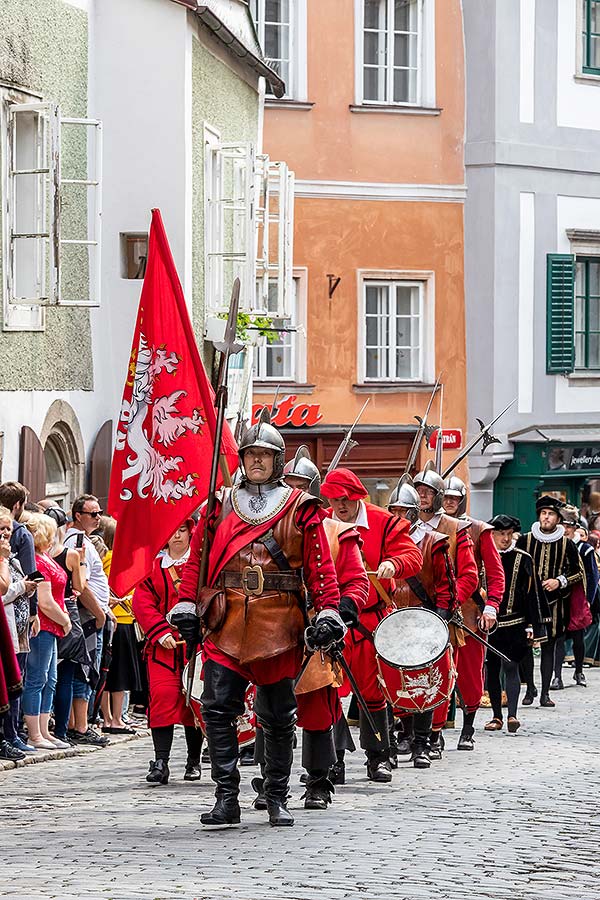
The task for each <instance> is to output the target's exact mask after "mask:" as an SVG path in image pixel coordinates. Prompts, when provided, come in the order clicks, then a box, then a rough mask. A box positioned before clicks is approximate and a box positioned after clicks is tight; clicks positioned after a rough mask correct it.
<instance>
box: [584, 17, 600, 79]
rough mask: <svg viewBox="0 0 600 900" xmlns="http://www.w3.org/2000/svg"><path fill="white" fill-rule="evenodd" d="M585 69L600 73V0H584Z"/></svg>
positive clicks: (594, 73)
mask: <svg viewBox="0 0 600 900" xmlns="http://www.w3.org/2000/svg"><path fill="white" fill-rule="evenodd" d="M582 40H583V47H582V59H583V71H584V72H588V73H591V74H593V75H600V0H583V31H582Z"/></svg>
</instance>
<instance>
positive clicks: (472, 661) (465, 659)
mask: <svg viewBox="0 0 600 900" xmlns="http://www.w3.org/2000/svg"><path fill="white" fill-rule="evenodd" d="M484 661H485V647H484V646H483V644H480V643H479V641H476V640H475V639H474V638H472V637H469V635H468V634H465V646H464V647H461V648H460V652H459V654H458V662H457V666H456V668H457V671H458V678H457V681H456V684H457V687H458V693H459V695H460V697H462V702H463V704H464V706H465V710H466V712H469V713H471V712H475V711H476V710H478V709H479V704H480V703H481V697H482V695H483V664H484Z"/></svg>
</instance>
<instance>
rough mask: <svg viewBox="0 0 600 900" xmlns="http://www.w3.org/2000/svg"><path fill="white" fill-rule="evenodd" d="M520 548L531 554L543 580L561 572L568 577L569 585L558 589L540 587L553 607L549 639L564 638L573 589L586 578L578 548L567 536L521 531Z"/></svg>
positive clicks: (554, 576) (518, 542)
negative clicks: (539, 535)
mask: <svg viewBox="0 0 600 900" xmlns="http://www.w3.org/2000/svg"><path fill="white" fill-rule="evenodd" d="M517 547H518V548H519V549H521V550H525V551H526V552H527V553H529V554H531V556H532V558H533V563H534V565H535V568H536V570H537V574H538V576H539V580H540V582H544V581H546V580H547V579H548V578H556V579H558V578H560V576H561V575H563V576H564V577H565V578H566V581H567V583H566V586H565V587H559V588H558V589H557V590H556V591H545V590H544V589H543V588H541V593H542V595H543V597H544V598H545V600H546V603H547V605H548V607H549V610H550V614H549V617H548V621H547V631H548V638H558V637H561V636H562V635H563V634H564V633H565V632H566V630H567V627H568V625H569V617H570V613H571V590H572V588H573V586H574V585H575V584H577V582H579V581H582V580H583V566H582V563H581V557H580V556H579V553H578V552H577V547H576V545H575V544H574V543H573V541H572V540H570V539H569V538H568V537H565V536H564V535H563V537H561V538H559V539H558V540H555V541H543V540H539V539H538V538H536V537H535V536H534V535H533V533H532V532H528V533H527V534H522V535H521V536H520V537H519V539H518V541H517Z"/></svg>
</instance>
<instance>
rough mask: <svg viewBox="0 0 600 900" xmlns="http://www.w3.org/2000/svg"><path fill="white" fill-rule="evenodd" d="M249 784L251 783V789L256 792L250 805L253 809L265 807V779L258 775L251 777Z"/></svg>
mask: <svg viewBox="0 0 600 900" xmlns="http://www.w3.org/2000/svg"><path fill="white" fill-rule="evenodd" d="M250 784H251V785H252V790H253V791H254V792H255V794H256V797H255V798H254V800H253V801H252V806H253V807H254V809H266V808H267V798H266V797H265V779H264V778H258V777H257V778H253V779H252V781H251V782H250Z"/></svg>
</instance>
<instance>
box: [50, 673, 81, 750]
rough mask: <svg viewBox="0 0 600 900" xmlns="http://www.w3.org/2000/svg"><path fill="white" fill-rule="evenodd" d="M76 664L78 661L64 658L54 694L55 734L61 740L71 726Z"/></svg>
mask: <svg viewBox="0 0 600 900" xmlns="http://www.w3.org/2000/svg"><path fill="white" fill-rule="evenodd" d="M76 666H77V663H74V662H73V661H72V660H70V659H63V661H62V662H61V663H59V666H58V681H57V683H56V694H55V696H54V723H55V724H54V734H55V735H56V737H57V738H60V740H61V741H64V740H65V738H66V736H67V728H68V727H69V716H70V715H71V705H72V703H73V676H74V674H75V667H76Z"/></svg>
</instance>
